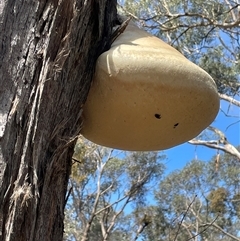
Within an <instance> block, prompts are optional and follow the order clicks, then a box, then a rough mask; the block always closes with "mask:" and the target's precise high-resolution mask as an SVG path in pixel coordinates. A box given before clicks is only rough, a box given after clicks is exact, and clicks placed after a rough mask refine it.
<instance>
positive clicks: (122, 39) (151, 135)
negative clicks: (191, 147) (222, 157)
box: [82, 22, 219, 151]
mask: <svg viewBox="0 0 240 241" xmlns="http://www.w3.org/2000/svg"><path fill="white" fill-rule="evenodd" d="M218 109H219V98H218V92H217V88H216V84H215V82H214V81H213V79H212V78H211V77H210V75H209V74H207V73H206V72H205V71H204V70H202V69H201V68H200V67H198V66H197V65H195V64H193V63H192V62H190V61H189V60H188V59H186V58H185V57H184V56H183V55H182V54H181V53H179V52H178V51H177V50H176V49H174V48H172V47H171V46H169V45H168V44H166V43H164V42H163V41H161V40H160V39H158V38H157V37H154V36H152V35H151V34H149V33H147V32H145V31H143V30H141V29H139V28H138V27H137V26H136V25H134V23H133V22H130V23H129V25H128V26H127V28H126V29H125V31H124V32H123V33H122V34H121V35H120V36H119V37H118V38H117V39H116V40H115V41H114V42H113V44H112V46H111V48H110V49H109V50H108V51H106V52H104V53H103V54H101V55H100V57H99V58H98V61H97V65H96V73H95V77H94V80H93V84H92V86H91V89H90V92H89V95H88V98H87V101H86V103H85V105H84V108H83V118H84V119H83V120H84V122H83V128H82V134H83V136H85V137H86V138H87V139H89V140H91V141H93V142H95V143H97V144H100V145H103V146H107V147H112V148H117V149H123V150H134V151H151V150H163V149H167V148H170V147H173V146H176V145H178V144H181V143H183V142H186V141H188V140H190V139H192V138H193V137H195V136H197V135H198V134H199V133H200V132H201V131H202V130H203V129H204V128H206V127H207V126H208V125H209V124H210V123H211V122H212V121H213V120H214V118H215V116H216V114H217V112H218Z"/></svg>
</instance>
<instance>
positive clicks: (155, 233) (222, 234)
mask: <svg viewBox="0 0 240 241" xmlns="http://www.w3.org/2000/svg"><path fill="white" fill-rule="evenodd" d="M220 158H221V162H220V163H218V164H216V162H215V160H216V159H215V157H214V158H213V159H212V160H211V161H210V162H203V161H200V160H193V161H191V162H189V163H188V164H187V165H186V166H185V167H184V168H183V169H182V170H177V171H174V172H172V173H170V174H169V175H167V176H166V177H165V178H164V179H163V180H162V181H161V182H160V184H159V188H158V189H156V191H155V197H156V201H157V204H156V205H155V206H150V207H147V208H146V212H149V214H150V213H151V217H152V219H151V224H150V225H149V227H148V229H146V230H145V232H144V233H143V237H144V240H146V241H148V240H149V241H150V240H151V241H155V240H156V241H157V240H158V241H159V240H169V241H172V240H180V241H181V240H182V241H186V240H196V241H197V240H204V241H210V240H225V241H233V240H238V241H239V240H240V237H239V225H240V222H239V215H240V212H239V210H240V209H239V208H240V184H239V183H240V164H239V160H238V159H237V158H234V156H232V155H229V154H224V155H221V157H220Z"/></svg>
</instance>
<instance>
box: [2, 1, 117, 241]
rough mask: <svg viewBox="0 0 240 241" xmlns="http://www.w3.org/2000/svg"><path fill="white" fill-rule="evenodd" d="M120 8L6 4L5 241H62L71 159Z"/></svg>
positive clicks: (105, 3)
mask: <svg viewBox="0 0 240 241" xmlns="http://www.w3.org/2000/svg"><path fill="white" fill-rule="evenodd" d="M115 18H116V1H115V0H113V1H111V0H86V1H84V0H39V1H31V0H25V1H24V0H5V1H3V0H1V1H0V188H1V189H0V221H1V222H0V225H1V226H0V231H1V233H0V240H7V241H8V240H11V241H14V240H18V241H21V240H22V241H28V240H29V241H33V240H34V241H38V240H54V241H57V240H62V236H63V230H64V227H63V219H64V206H65V202H66V200H65V197H66V190H67V183H68V178H69V174H70V170H71V157H72V154H73V148H74V144H75V141H76V138H77V136H78V135H79V132H80V128H81V124H82V120H81V108H82V105H83V103H84V102H85V100H86V98H87V93H88V90H89V88H90V85H91V80H92V76H93V73H94V66H95V63H96V59H97V57H98V56H99V55H100V54H101V53H102V52H103V51H105V50H107V49H108V48H109V46H110V39H111V30H112V27H113V25H114V21H115Z"/></svg>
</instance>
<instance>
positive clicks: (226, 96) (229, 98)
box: [219, 93, 240, 107]
mask: <svg viewBox="0 0 240 241" xmlns="http://www.w3.org/2000/svg"><path fill="white" fill-rule="evenodd" d="M219 97H220V98H221V99H222V100H226V101H228V102H230V103H231V104H234V105H236V106H238V107H240V101H238V100H235V99H234V98H232V97H230V96H228V95H226V94H220V93H219Z"/></svg>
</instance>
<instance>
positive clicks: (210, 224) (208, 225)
mask: <svg viewBox="0 0 240 241" xmlns="http://www.w3.org/2000/svg"><path fill="white" fill-rule="evenodd" d="M217 218H218V216H217V217H216V218H215V219H214V220H213V221H212V222H211V223H208V224H205V225H204V226H207V227H206V228H205V229H203V230H202V231H201V232H199V233H197V234H196V235H194V236H192V237H191V238H189V239H187V240H186V241H189V240H191V239H193V238H195V237H197V236H199V235H200V234H202V233H204V232H205V231H206V230H207V229H209V228H210V227H211V226H212V225H213V224H214V222H215V221H216V220H217ZM201 226H202V225H201Z"/></svg>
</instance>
